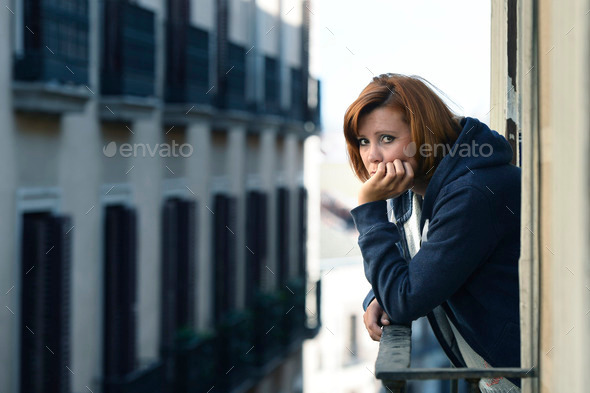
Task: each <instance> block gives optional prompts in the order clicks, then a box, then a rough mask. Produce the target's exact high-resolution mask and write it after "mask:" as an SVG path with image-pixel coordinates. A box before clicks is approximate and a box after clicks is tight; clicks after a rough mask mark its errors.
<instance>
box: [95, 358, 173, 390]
mask: <svg viewBox="0 0 590 393" xmlns="http://www.w3.org/2000/svg"><path fill="white" fill-rule="evenodd" d="M164 382H165V373H164V364H163V363H161V362H156V363H153V364H151V365H149V366H148V367H145V368H142V369H139V370H137V371H134V372H131V373H129V374H127V375H125V376H122V377H119V378H111V379H107V380H105V381H104V382H103V384H104V392H105V393H148V392H162V391H164V390H163V389H164Z"/></svg>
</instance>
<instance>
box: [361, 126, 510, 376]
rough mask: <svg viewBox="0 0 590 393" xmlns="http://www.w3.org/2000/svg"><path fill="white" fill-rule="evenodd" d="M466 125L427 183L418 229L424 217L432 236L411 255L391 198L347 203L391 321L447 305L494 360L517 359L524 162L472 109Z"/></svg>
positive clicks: (498, 363)
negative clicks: (403, 248) (390, 211)
mask: <svg viewBox="0 0 590 393" xmlns="http://www.w3.org/2000/svg"><path fill="white" fill-rule="evenodd" d="M461 126H462V130H461V133H460V135H459V137H458V139H457V141H456V142H455V143H454V144H453V146H452V147H451V148H450V149H449V153H448V154H447V155H446V156H445V157H444V158H443V159H442V161H441V162H440V164H439V166H438V167H437V169H436V170H435V172H434V174H433V176H432V178H431V180H430V183H429V184H428V187H427V189H426V194H425V195H424V200H423V204H422V217H421V220H420V231H421V233H423V230H424V224H425V222H426V220H428V222H429V225H428V227H427V231H426V238H427V240H426V241H424V240H423V242H422V245H421V248H420V250H419V251H418V253H417V254H416V255H415V256H414V258H412V260H411V261H410V263H409V264H408V263H407V262H406V261H405V260H404V258H403V256H402V255H401V254H400V250H399V248H398V247H397V246H396V243H397V242H399V241H400V234H399V233H398V229H397V227H396V225H395V224H394V223H392V222H390V221H389V220H388V218H387V207H386V201H385V200H380V201H374V202H369V203H365V204H363V205H360V206H358V207H356V208H355V209H353V210H352V211H351V214H352V217H353V219H354V222H355V225H356V227H357V230H358V231H359V239H358V243H359V246H360V249H361V252H362V255H363V259H364V268H365V276H366V277H367V279H368V280H369V283H370V284H371V287H372V290H373V292H374V294H375V297H376V299H377V301H378V302H379V304H380V305H381V306H382V307H383V309H384V310H385V312H386V313H387V315H389V317H390V319H391V322H392V323H397V324H409V323H411V321H413V320H416V319H418V318H420V317H422V316H425V315H427V314H429V313H430V312H431V311H432V310H433V309H434V308H435V307H437V306H438V305H442V306H443V308H444V309H445V311H446V313H447V316H448V318H449V319H450V320H451V321H452V322H453V323H454V324H455V326H456V327H457V329H458V330H459V332H460V333H461V335H462V336H463V337H464V339H465V341H466V342H467V343H468V344H469V345H470V346H471V348H473V350H475V351H476V352H477V353H478V354H479V355H480V356H482V357H483V358H484V359H485V360H486V361H487V362H488V363H489V364H490V365H491V366H492V367H520V321H519V284H518V259H519V255H520V189H521V171H520V168H518V167H516V166H514V165H512V164H511V163H510V162H511V160H512V154H513V152H512V148H511V147H510V145H509V144H508V142H507V141H506V139H505V138H504V137H503V136H501V135H500V134H498V133H497V132H496V131H492V130H490V129H489V128H488V127H487V126H486V125H485V124H483V123H481V122H479V121H478V120H477V119H473V118H463V119H462V120H461ZM467 146H468V147H469V148H467ZM429 320H430V321H431V324H432V323H433V320H434V318H429ZM433 329H435V326H433ZM435 333H436V329H435ZM437 337H438V338H439V341H440V337H439V335H437ZM441 344H442V343H441ZM447 354H449V353H448V351H447ZM451 360H453V359H451ZM454 363H456V362H454ZM455 365H456V366H460V365H458V364H455ZM511 380H512V379H511ZM514 382H515V383H516V384H517V385H518V386H520V381H514Z"/></svg>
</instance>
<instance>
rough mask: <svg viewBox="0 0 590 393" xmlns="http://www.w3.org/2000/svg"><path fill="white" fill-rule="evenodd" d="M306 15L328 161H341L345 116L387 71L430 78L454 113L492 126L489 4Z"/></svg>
mask: <svg viewBox="0 0 590 393" xmlns="http://www.w3.org/2000/svg"><path fill="white" fill-rule="evenodd" d="M310 10H311V13H312V15H311V18H312V21H311V22H312V32H311V34H312V38H311V45H312V47H311V51H312V54H311V65H310V66H311V73H312V75H314V76H319V79H320V80H321V89H322V91H321V94H322V96H321V99H322V102H321V110H322V123H323V124H322V128H323V132H322V150H323V151H324V153H325V156H324V159H325V160H326V161H328V162H340V161H341V162H346V152H345V144H344V136H343V134H342V119H343V116H344V112H345V111H346V108H347V107H348V105H350V104H351V103H352V102H353V101H354V100H355V98H356V97H358V95H359V93H360V92H361V90H362V89H363V88H364V87H365V86H366V85H367V84H368V83H369V82H370V81H371V78H372V77H373V75H379V74H382V73H386V72H395V73H402V74H414V75H419V76H421V77H423V78H425V79H427V80H428V81H430V82H431V83H432V84H434V85H435V86H436V87H438V89H440V90H442V91H443V92H444V93H445V94H446V96H447V97H448V98H449V99H450V100H451V101H452V102H453V103H454V104H453V103H451V104H450V105H451V109H453V110H454V111H455V112H457V113H458V114H459V115H463V116H471V117H477V118H479V119H480V120H481V121H483V122H484V123H488V124H489V113H488V112H489V110H490V104H489V102H490V19H491V6H490V1H489V0H487V1H473V0H471V1H466V0H462V1H444V2H443V1H440V0H438V1H435V0H428V1H426V0H424V1H423V0H417V1H409V2H402V1H384V0H365V1H352V0H315V1H313V2H312V5H311V8H310Z"/></svg>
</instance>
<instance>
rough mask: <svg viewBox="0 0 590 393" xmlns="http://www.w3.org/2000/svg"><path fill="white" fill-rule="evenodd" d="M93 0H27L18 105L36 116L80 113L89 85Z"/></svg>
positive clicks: (17, 62)
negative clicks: (91, 5) (89, 39)
mask: <svg viewBox="0 0 590 393" xmlns="http://www.w3.org/2000/svg"><path fill="white" fill-rule="evenodd" d="M88 25H89V20H88V1H87V0H73V1H70V2H67V3H65V2H52V1H48V0H37V1H35V0H23V13H22V20H21V19H19V20H17V28H18V29H19V31H18V32H17V34H16V35H17V43H16V46H15V55H14V62H13V67H14V79H15V80H14V82H13V93H14V105H15V107H16V109H19V110H24V111H33V112H44V113H55V114H60V113H62V112H79V111H82V110H83V109H84V105H85V103H86V101H87V99H88V98H89V96H90V95H91V93H90V91H89V90H88V89H87V88H86V86H85V85H86V84H87V83H88Z"/></svg>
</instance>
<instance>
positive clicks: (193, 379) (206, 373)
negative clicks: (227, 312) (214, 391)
mask: <svg viewBox="0 0 590 393" xmlns="http://www.w3.org/2000/svg"><path fill="white" fill-rule="evenodd" d="M218 342H219V339H218V337H217V336H216V335H214V334H201V335H194V334H192V333H191V332H184V334H182V335H181V336H179V337H178V338H177V342H176V347H175V348H174V349H173V350H172V351H171V352H169V353H166V352H164V357H165V358H166V359H168V362H170V363H171V364H170V366H171V368H172V370H173V374H172V375H171V381H170V385H171V387H172V389H169V391H171V392H176V393H189V392H201V391H202V392H206V391H207V390H208V389H210V388H211V386H214V385H215V383H216V382H217V381H216V380H215V376H216V375H217V374H216V371H217V370H216V365H217V364H218V356H219V355H218Z"/></svg>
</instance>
